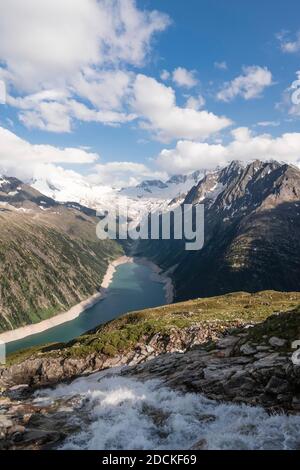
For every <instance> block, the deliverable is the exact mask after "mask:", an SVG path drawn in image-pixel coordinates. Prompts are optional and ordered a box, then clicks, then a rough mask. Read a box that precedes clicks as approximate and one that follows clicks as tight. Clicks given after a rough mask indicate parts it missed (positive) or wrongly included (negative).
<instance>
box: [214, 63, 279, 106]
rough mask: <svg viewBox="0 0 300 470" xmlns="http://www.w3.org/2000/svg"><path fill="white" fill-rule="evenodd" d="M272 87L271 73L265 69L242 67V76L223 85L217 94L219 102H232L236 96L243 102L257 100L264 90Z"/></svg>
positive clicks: (255, 66)
mask: <svg viewBox="0 0 300 470" xmlns="http://www.w3.org/2000/svg"><path fill="white" fill-rule="evenodd" d="M271 85H272V73H271V72H270V71H269V70H268V69H267V67H259V66H258V65H253V66H250V67H243V74H242V75H239V76H238V77H236V78H234V79H233V80H232V81H231V82H227V83H225V84H224V86H223V88H222V89H221V90H220V91H219V93H218V94H217V99H218V100H220V101H226V102H229V101H232V100H233V99H234V98H236V97H237V96H241V97H242V98H244V99H245V100H251V99H253V98H259V97H260V96H261V94H262V92H263V91H264V89H265V88H267V87H269V86H271Z"/></svg>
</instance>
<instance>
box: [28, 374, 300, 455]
mask: <svg viewBox="0 0 300 470" xmlns="http://www.w3.org/2000/svg"><path fill="white" fill-rule="evenodd" d="M116 372H117V371H116ZM73 395H80V397H81V398H82V399H83V400H84V401H85V402H86V403H88V404H89V410H90V411H89V415H90V419H91V421H90V424H88V425H85V426H84V429H82V431H81V432H80V433H78V434H74V435H72V436H70V437H69V438H68V439H67V440H66V441H65V443H64V445H63V448H64V449H97V450H115V449H119V450H125V449H147V450H150V449H155V450H159V449H189V448H191V446H193V445H194V444H195V443H196V442H198V441H200V440H205V441H206V447H207V448H208V449H296V448H299V447H300V416H286V415H273V416H270V415H268V414H267V413H266V412H265V411H264V410H263V409H262V408H260V407H250V406H246V405H233V404H220V403H217V402H215V401H213V400H208V399H207V398H205V397H204V396H202V395H198V394H194V393H186V394H181V393H179V392H176V391H173V390H170V389H169V388H167V387H165V386H163V385H162V384H161V383H160V382H159V381H157V380H147V381H145V382H141V381H139V380H136V379H135V378H128V377H122V376H119V375H114V374H112V373H111V372H109V373H107V372H106V373H100V374H94V375H92V376H90V377H87V378H80V379H78V380H75V381H74V382H73V383H72V384H69V385H60V386H59V387H57V388H55V389H54V390H46V391H43V392H39V394H38V395H37V401H39V400H53V399H56V398H61V397H69V396H73Z"/></svg>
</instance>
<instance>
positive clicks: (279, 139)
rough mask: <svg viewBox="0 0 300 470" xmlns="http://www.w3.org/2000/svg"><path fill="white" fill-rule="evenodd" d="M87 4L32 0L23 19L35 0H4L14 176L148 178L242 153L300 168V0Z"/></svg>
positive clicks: (0, 30) (0, 43)
mask: <svg viewBox="0 0 300 470" xmlns="http://www.w3.org/2000/svg"><path fill="white" fill-rule="evenodd" d="M74 2H75V3H74ZM74 2H73V3H72V2H70V0H61V1H58V0H54V1H52V2H50V0H49V1H48V0H45V2H43V7H41V6H40V5H39V2H38V1H37V0H27V1H26V2H23V4H25V6H24V5H23V6H22V8H24V11H23V13H24V14H23V15H21V14H19V15H16V12H17V11H20V5H21V3H22V0H3V2H2V5H1V7H0V8H1V10H2V11H1V12H0V13H1V15H0V16H1V17H2V20H1V19H0V79H2V80H3V81H4V82H5V83H6V87H7V104H6V105H0V126H1V129H2V133H0V138H1V139H2V142H3V148H4V149H5V152H6V153H5V155H3V152H4V151H3V150H2V154H1V151H0V165H1V167H2V171H5V170H6V171H10V172H12V173H16V174H17V175H18V176H22V173H24V178H25V177H30V176H32V174H34V173H35V172H36V171H39V174H40V172H41V171H42V170H41V167H42V166H43V165H46V166H45V167H44V171H46V168H47V165H51V166H52V168H53V167H55V166H57V165H58V166H60V167H61V168H64V169H72V170H74V171H76V173H79V174H83V175H85V176H87V177H88V178H89V180H90V181H93V182H94V183H103V184H106V183H107V184H108V183H110V178H111V181H112V182H113V183H115V184H117V180H118V178H120V172H121V173H122V172H123V173H124V178H123V177H121V182H120V184H121V183H122V184H123V183H124V182H126V178H127V179H128V183H129V184H134V183H135V182H138V181H139V180H140V179H141V178H144V177H160V176H161V177H162V178H163V177H166V176H167V175H169V174H174V173H181V172H188V171H192V170H193V169H196V168H200V167H203V166H204V167H208V168H210V167H213V166H214V165H216V164H224V163H226V161H228V160H230V159H232V158H239V157H240V158H241V159H251V158H256V157H258V158H263V159H268V158H278V159H282V160H287V161H290V162H291V163H296V164H297V163H298V161H299V160H300V134H299V133H298V131H299V115H300V106H299V105H298V104H294V103H292V101H291V93H292V90H291V89H290V87H291V84H292V83H293V82H294V81H295V80H296V79H297V77H298V75H297V72H298V71H299V70H300V66H299V57H300V36H298V33H299V31H300V24H299V16H300V4H299V2H297V1H296V0H285V1H281V0H280V1H276V2H271V1H269V0H260V1H258V0H253V1H251V2H242V1H240V0H229V1H228V0H226V1H225V0H189V1H188V2H184V1H182V0H172V1H171V0H137V1H136V2H134V1H133V0H123V3H122V2H121V1H120V0H113V1H110V2H108V1H106V0H103V1H102V0H100V1H98V2H97V0H89V1H88V2H85V4H84V3H83V0H74ZM87 4H88V5H87ZM74 5H75V7H74ZM155 10H156V13H153V12H154V11H155ZM98 14H99V16H98ZM16 16H18V18H16ZM116 17H117V18H118V20H116V19H115V18H116ZM55 18H60V20H59V21H55ZM112 18H114V19H112ZM110 22H112V23H110ZM108 24H109V25H110V29H113V28H115V32H114V33H112V32H111V31H108V30H106V28H107V25H108ZM132 24H134V25H135V26H134V27H133V26H132ZM7 25H8V26H7ZM68 28H70V31H69V30H68ZM17 31H18V34H17V35H16V32H17ZM67 31H69V33H68V34H66V32H67ZM124 31H125V33H124V35H123V36H122V34H123V32H124ZM100 46H101V54H100V53H99V49H98V48H99V47H100ZM81 47H82V51H81ZM100 56H101V57H100ZM176 71H177V72H176ZM163 72H164V73H163ZM107 74H110V75H109V77H108V78H107ZM117 74H119V75H117ZM104 76H105V77H106V78H105V79H104V78H103V77H104ZM117 76H118V77H119V78H118V79H116V78H115V77H117ZM176 77H177V78H176ZM103 81H105V84H104V85H103ZM99 82H101V83H102V85H101V87H100V88H99V87H98V85H99ZM112 88H113V89H115V90H116V93H114V94H113V96H112V95H111V89H112ZM148 92H149V93H148ZM45 93H46V94H47V95H45ZM49 93H50V95H49ZM41 94H42V95H41ZM147 94H148V96H147ZM45 96H46V98H45ZM49 96H50V97H49ZM107 96H109V97H110V98H109V99H107ZM152 97H153V105H152V103H151V100H152ZM155 100H157V101H158V103H155ZM172 100H173V101H172ZM175 100H176V101H175ZM162 103H165V104H162ZM79 107H80V108H79ZM83 107H84V108H83ZM160 107H161V109H160ZM187 108H188V109H190V110H191V109H192V110H193V111H192V112H189V111H186V109H187ZM112 113H113V114H112ZM205 113H206V114H205ZM201 126H202V127H203V129H202V128H201ZM266 134H267V135H266ZM20 139H22V140H20ZM39 144H42V145H44V146H46V148H45V149H43V148H39V147H36V145H39ZM298 144H299V155H298V154H297V146H298ZM23 147H24V151H23ZM283 147H284V149H285V150H282V149H283ZM65 148H67V149H70V148H71V149H80V151H81V152H82V153H81V154H80V155H79V154H78V153H75V154H74V155H73V153H72V152H71V151H67V152H65V153H64V154H63V153H62V152H63V149H65ZM22 151H23V153H24V154H25V155H24V156H23V157H22V156H20V155H19V154H20V153H21V152H22ZM31 151H32V153H33V154H34V158H33V157H31V156H30V152H31ZM47 151H48V154H46V152H47ZM56 151H57V152H59V151H60V153H56ZM8 153H11V155H8ZM239 153H241V155H239ZM95 154H96V156H95ZM51 155H52V156H51ZM117 162H130V163H133V164H142V165H143V167H139V166H138V165H137V166H134V165H132V167H131V168H129V170H126V169H125V167H123V169H122V170H120V171H119V170H118V169H117ZM109 165H110V166H109ZM23 166H26V168H27V170H28V171H23V170H22V167H23ZM37 168H38V170H37Z"/></svg>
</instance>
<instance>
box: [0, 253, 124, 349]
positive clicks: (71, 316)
mask: <svg viewBox="0 0 300 470" xmlns="http://www.w3.org/2000/svg"><path fill="white" fill-rule="evenodd" d="M128 262H131V258H128V257H127V256H121V257H120V258H117V259H116V260H115V261H112V262H111V263H110V264H109V265H108V268H107V271H106V273H105V275H104V278H103V280H102V284H101V288H100V291H99V292H97V293H96V294H94V295H92V296H91V297H89V298H88V299H86V300H83V301H82V302H80V303H79V304H76V305H74V307H72V308H70V310H68V311H66V312H62V313H58V314H57V315H55V316H54V317H51V318H48V319H47V320H43V321H41V322H39V323H34V324H32V325H26V326H22V327H21V328H17V329H15V330H10V331H6V332H5V333H1V334H0V341H2V342H3V343H11V342H12V341H18V340H20V339H23V338H26V337H27V336H31V335H36V334H38V333H42V332H43V331H46V330H49V329H51V328H54V327H55V326H59V325H62V324H63V323H67V322H69V321H72V320H75V318H77V317H79V315H80V314H81V313H82V312H84V311H85V310H87V309H89V308H91V307H93V306H94V305H95V304H96V303H97V302H99V300H101V299H103V298H104V297H105V293H106V290H107V288H108V287H109V285H110V283H111V282H112V279H113V277H114V274H115V272H116V267H117V266H120V265H121V264H125V263H128Z"/></svg>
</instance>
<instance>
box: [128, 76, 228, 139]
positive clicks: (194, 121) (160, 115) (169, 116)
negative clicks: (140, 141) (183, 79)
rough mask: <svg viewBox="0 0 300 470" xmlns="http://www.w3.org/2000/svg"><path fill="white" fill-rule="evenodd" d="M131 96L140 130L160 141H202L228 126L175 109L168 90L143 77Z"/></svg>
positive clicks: (205, 113) (223, 121)
mask: <svg viewBox="0 0 300 470" xmlns="http://www.w3.org/2000/svg"><path fill="white" fill-rule="evenodd" d="M134 96H135V99H134V103H133V107H134V110H135V111H136V112H137V113H139V115H140V116H141V117H143V118H144V122H143V124H142V127H143V128H145V129H148V130H151V131H153V133H154V134H155V135H156V137H157V138H158V139H160V140H162V141H169V140H172V139H176V138H179V139H180V138H183V139H200V140H203V139H206V138H207V137H209V136H210V135H212V134H214V133H216V132H219V131H220V130H222V129H224V128H225V127H228V126H229V125H230V124H231V121H230V120H229V119H227V118H226V117H219V116H216V115H215V114H213V113H210V112H208V111H204V110H203V111H197V110H195V109H192V108H188V107H185V108H181V107H179V106H177V105H176V97H175V92H174V90H173V89H172V88H171V87H167V86H165V85H163V84H162V83H159V82H157V81H156V80H155V79H153V78H150V77H147V76H145V75H138V76H137V78H136V81H135V83H134Z"/></svg>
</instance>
